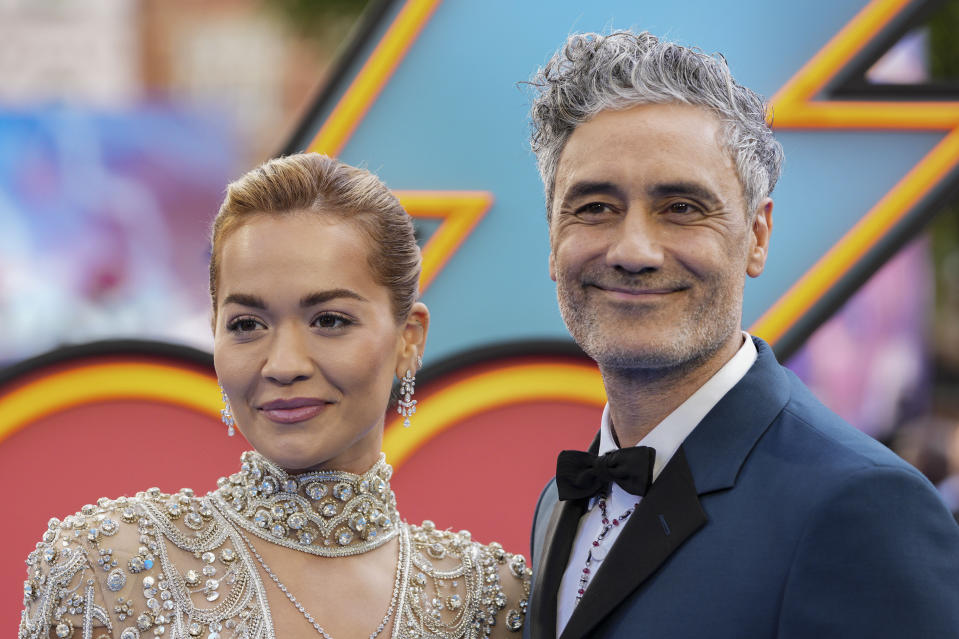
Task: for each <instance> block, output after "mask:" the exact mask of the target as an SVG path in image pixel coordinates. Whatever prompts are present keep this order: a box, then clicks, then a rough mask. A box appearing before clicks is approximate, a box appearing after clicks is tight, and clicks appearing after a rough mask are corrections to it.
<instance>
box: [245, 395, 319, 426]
mask: <svg viewBox="0 0 959 639" xmlns="http://www.w3.org/2000/svg"><path fill="white" fill-rule="evenodd" d="M328 403H329V402H325V401H323V400H322V399H314V398H310V397H295V398H293V399H275V400H273V401H272V402H267V403H265V404H261V405H260V410H261V411H262V412H263V414H264V415H266V416H267V418H268V419H269V420H270V421H274V422H277V423H280V424H296V423H297V422H302V421H306V420H308V419H312V418H313V417H316V416H317V415H319V414H320V413H321V412H323V409H325V408H326V406H327V404H328Z"/></svg>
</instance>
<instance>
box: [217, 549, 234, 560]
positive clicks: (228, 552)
mask: <svg viewBox="0 0 959 639" xmlns="http://www.w3.org/2000/svg"><path fill="white" fill-rule="evenodd" d="M235 560H236V551H235V550H233V549H232V548H224V549H223V550H221V551H220V561H222V562H223V563H227V564H228V563H230V562H232V561H235Z"/></svg>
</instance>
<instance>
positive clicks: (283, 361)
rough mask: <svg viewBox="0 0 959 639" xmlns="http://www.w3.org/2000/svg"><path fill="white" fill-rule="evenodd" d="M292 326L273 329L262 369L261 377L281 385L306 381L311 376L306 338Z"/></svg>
mask: <svg viewBox="0 0 959 639" xmlns="http://www.w3.org/2000/svg"><path fill="white" fill-rule="evenodd" d="M301 333H302V331H300V330H298V329H297V328H296V327H292V326H278V327H276V328H275V329H274V332H273V335H272V339H271V342H270V350H269V353H268V355H267V359H266V362H265V363H264V365H263V368H262V375H263V377H265V378H267V379H269V380H271V381H273V382H275V383H277V384H282V385H288V384H292V383H293V382H296V381H300V380H304V379H308V378H309V377H310V376H311V375H312V374H313V362H312V360H311V359H310V357H309V353H308V350H307V345H306V343H305V340H306V336H305V335H302V334H301Z"/></svg>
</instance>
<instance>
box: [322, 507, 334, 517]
mask: <svg viewBox="0 0 959 639" xmlns="http://www.w3.org/2000/svg"><path fill="white" fill-rule="evenodd" d="M320 514H321V515H323V516H324V517H332V516H334V515H335V514H336V505H334V504H324V505H323V508H322V509H321V510H320Z"/></svg>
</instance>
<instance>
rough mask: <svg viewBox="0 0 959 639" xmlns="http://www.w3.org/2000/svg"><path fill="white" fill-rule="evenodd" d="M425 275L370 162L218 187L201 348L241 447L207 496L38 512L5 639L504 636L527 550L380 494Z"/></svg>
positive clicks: (525, 590) (416, 338)
mask: <svg viewBox="0 0 959 639" xmlns="http://www.w3.org/2000/svg"><path fill="white" fill-rule="evenodd" d="M419 268H420V258H419V250H418V248H417V246H416V243H415V240H414V236H413V227H412V223H411V221H410V219H409V216H408V215H407V214H406V213H405V211H403V209H402V207H401V206H400V204H399V202H398V201H397V199H396V198H395V197H394V196H393V195H392V194H391V193H390V192H389V190H387V188H386V187H385V186H384V185H383V184H382V183H381V182H380V181H379V180H378V179H377V178H376V177H375V176H373V175H372V174H370V173H368V172H367V171H364V170H361V169H357V168H353V167H350V166H347V165H344V164H342V163H339V162H337V161H336V160H332V159H330V158H327V157H324V156H321V155H317V154H301V155H294V156H289V157H285V158H280V159H276V160H272V161H270V162H267V163H266V164H264V165H263V166H261V167H259V168H257V169H255V170H253V171H251V172H249V173H248V174H246V175H245V176H243V177H242V178H240V179H239V180H238V181H237V182H235V183H233V184H231V185H230V187H229V189H228V192H227V196H226V199H225V201H224V202H223V204H222V206H221V207H220V211H219V214H218V215H217V218H216V221H215V222H214V225H213V239H212V257H211V260H210V293H211V297H212V302H213V332H214V352H213V357H214V364H215V367H216V371H217V375H218V377H219V379H220V383H221V385H222V387H223V390H224V400H225V401H226V408H225V409H224V411H223V417H224V421H225V422H226V423H227V426H228V428H229V429H230V430H231V431H232V428H233V424H234V422H235V425H236V427H237V428H239V429H240V431H241V432H242V433H243V435H244V436H245V437H246V438H247V440H249V442H250V443H251V444H252V445H253V448H254V449H255V452H253V451H250V452H247V453H244V455H243V459H242V464H241V466H240V470H239V472H237V473H236V474H234V475H231V476H230V477H229V478H221V479H220V480H219V482H218V486H219V487H218V488H217V489H216V490H214V491H213V492H211V493H209V494H207V495H205V496H203V497H197V496H195V495H194V493H193V492H192V491H190V490H182V491H180V492H179V493H178V494H175V495H166V494H162V493H161V492H160V491H159V490H158V489H150V490H148V491H147V492H145V493H139V494H137V496H136V497H133V498H125V497H121V498H120V499H117V500H109V499H101V500H100V501H98V502H97V505H96V506H92V505H90V506H85V507H84V508H83V509H82V510H81V511H80V512H79V513H77V514H75V515H71V516H69V517H67V518H65V519H64V520H63V521H62V522H60V521H58V520H56V519H52V520H51V521H50V525H49V530H48V531H47V532H46V533H45V534H44V537H43V540H42V542H41V543H40V544H38V546H37V550H36V551H35V552H33V553H31V555H30V557H29V559H28V560H27V565H28V580H27V582H26V584H25V586H24V593H25V604H26V609H25V611H24V614H23V620H22V622H21V627H20V637H21V638H23V637H48V636H55V637H61V638H66V637H74V636H77V637H83V638H84V639H87V638H91V637H97V638H99V637H114V638H120V639H134V638H137V637H207V638H209V639H217V638H222V639H227V638H232V637H238V638H240V637H242V638H246V637H250V638H253V637H267V638H272V637H281V638H283V639H286V638H289V637H306V636H313V635H316V634H320V635H322V636H324V637H326V638H327V639H329V638H330V637H336V638H337V639H344V638H354V637H355V638H364V639H365V638H367V637H369V638H371V639H372V638H375V637H377V636H382V637H488V636H492V637H499V636H504V637H505V636H509V635H510V634H512V633H513V632H515V631H518V630H519V629H520V628H521V626H522V623H523V613H524V611H525V607H526V599H527V597H528V594H529V571H528V569H527V568H526V564H525V561H524V560H523V558H522V557H521V556H519V555H516V556H514V555H510V554H507V553H505V552H504V551H503V549H502V548H501V547H500V546H499V545H497V544H491V545H490V546H481V545H479V544H477V543H474V542H472V541H470V539H469V534H468V533H450V532H446V531H442V530H438V529H436V527H435V526H434V525H433V524H432V523H431V522H428V521H427V522H423V525H422V526H413V525H410V524H407V523H405V522H403V521H402V520H401V519H400V516H399V514H398V512H397V509H396V499H395V497H394V495H393V492H392V491H391V490H390V488H389V480H390V475H391V472H392V471H391V468H390V466H389V465H388V464H387V463H386V461H385V458H384V456H383V454H382V453H381V452H380V448H381V443H382V438H383V424H384V415H385V413H386V410H387V406H388V403H389V397H390V389H391V387H392V384H393V380H394V377H398V378H400V379H401V380H402V382H401V384H402V392H403V397H402V398H401V400H400V410H401V412H403V413H404V414H411V413H412V412H414V411H415V400H413V399H412V398H411V395H412V394H413V391H414V388H413V385H414V381H413V375H414V374H415V372H416V370H417V368H418V367H419V366H420V364H421V362H422V360H421V355H422V353H423V346H424V343H425V341H426V333H427V329H428V327H429V312H428V310H427V308H426V306H424V305H423V304H422V303H420V302H417V301H416V297H417V281H418V278H419ZM444 479H446V480H452V479H453V478H439V477H438V478H437V480H438V481H443V480H444ZM513 636H516V635H513Z"/></svg>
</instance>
